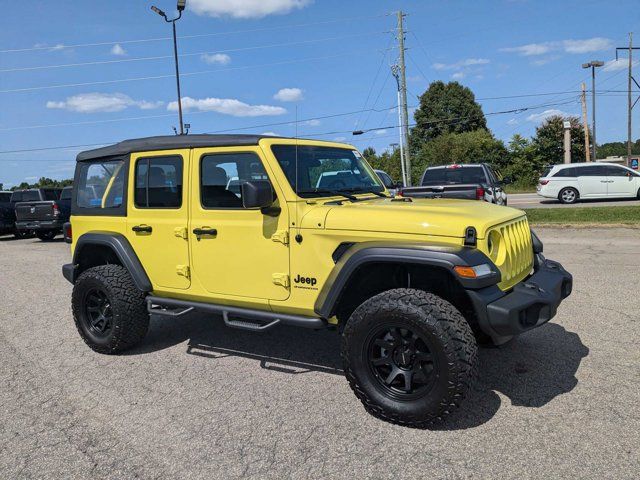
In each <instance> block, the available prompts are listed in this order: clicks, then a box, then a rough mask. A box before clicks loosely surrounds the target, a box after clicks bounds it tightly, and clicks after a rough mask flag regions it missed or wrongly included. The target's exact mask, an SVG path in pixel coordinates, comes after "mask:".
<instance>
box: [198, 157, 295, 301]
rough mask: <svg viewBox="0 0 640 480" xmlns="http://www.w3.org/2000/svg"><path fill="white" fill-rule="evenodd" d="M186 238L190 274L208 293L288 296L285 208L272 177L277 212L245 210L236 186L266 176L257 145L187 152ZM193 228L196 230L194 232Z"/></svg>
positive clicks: (267, 174) (254, 296)
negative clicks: (189, 172) (188, 201)
mask: <svg viewBox="0 0 640 480" xmlns="http://www.w3.org/2000/svg"><path fill="white" fill-rule="evenodd" d="M191 164H192V165H191V170H192V188H191V215H190V226H189V233H190V235H189V238H190V243H191V260H192V262H191V263H192V266H193V268H192V270H193V276H194V279H197V281H198V282H199V283H200V285H201V286H202V288H204V289H205V290H206V291H207V292H209V293H212V294H216V295H233V296H238V297H248V298H255V299H270V300H285V299H286V298H288V297H289V289H290V286H289V282H288V281H286V278H288V275H289V241H288V212H287V208H286V202H285V201H284V195H283V194H282V191H281V190H279V187H278V186H277V185H275V184H274V183H273V182H272V185H273V188H274V192H275V195H276V196H277V199H276V200H275V203H274V206H277V207H280V208H281V209H282V210H281V211H280V213H279V214H275V213H273V212H272V213H270V214H266V213H263V212H262V211H261V210H260V209H245V208H244V207H243V205H242V198H241V190H240V185H241V183H243V182H244V181H251V180H268V179H269V178H270V177H271V175H272V172H270V170H269V167H268V166H267V165H265V164H264V162H263V158H262V151H261V149H260V148H259V147H232V148H231V147H220V148H199V149H194V150H193V152H192V161H191ZM194 232H196V233H194Z"/></svg>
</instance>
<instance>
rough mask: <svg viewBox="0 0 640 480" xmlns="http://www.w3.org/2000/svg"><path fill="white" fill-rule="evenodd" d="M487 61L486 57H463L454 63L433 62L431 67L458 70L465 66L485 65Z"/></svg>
mask: <svg viewBox="0 0 640 480" xmlns="http://www.w3.org/2000/svg"><path fill="white" fill-rule="evenodd" d="M488 63H490V61H489V59H487V58H465V59H464V60H460V61H458V62H456V63H434V64H433V68H435V69H436V70H460V69H462V68H465V67H473V66H476V65H486V64H488Z"/></svg>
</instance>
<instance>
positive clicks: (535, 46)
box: [500, 43, 552, 57]
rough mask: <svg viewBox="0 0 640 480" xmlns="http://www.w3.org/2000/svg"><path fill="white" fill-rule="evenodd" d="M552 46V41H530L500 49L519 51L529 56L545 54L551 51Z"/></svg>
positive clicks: (520, 53)
mask: <svg viewBox="0 0 640 480" xmlns="http://www.w3.org/2000/svg"><path fill="white" fill-rule="evenodd" d="M551 48H552V47H551V43H529V44H527V45H521V46H519V47H508V48H501V49H500V51H502V52H509V53H517V54H519V55H522V56H524V57H529V56H531V55H544V54H545V53H549V52H550V51H551Z"/></svg>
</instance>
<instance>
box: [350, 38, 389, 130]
mask: <svg viewBox="0 0 640 480" xmlns="http://www.w3.org/2000/svg"><path fill="white" fill-rule="evenodd" d="M392 41H393V38H390V39H389V42H388V43H387V46H386V48H385V50H384V53H383V55H382V59H381V60H380V65H379V66H378V70H377V71H376V74H375V76H374V77H373V82H371V86H370V87H369V92H368V93H367V98H366V99H365V101H364V106H363V107H362V108H367V105H368V104H369V99H370V98H371V93H373V88H374V87H375V85H376V83H377V81H378V77H379V76H380V72H381V71H382V67H383V66H384V61H385V60H386V59H387V52H388V51H389V46H390V45H391V42H392ZM361 119H362V115H360V116H359V117H358V118H357V120H356V129H357V128H358V125H359V124H360V120H361Z"/></svg>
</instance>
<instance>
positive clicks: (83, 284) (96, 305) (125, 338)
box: [71, 265, 149, 354]
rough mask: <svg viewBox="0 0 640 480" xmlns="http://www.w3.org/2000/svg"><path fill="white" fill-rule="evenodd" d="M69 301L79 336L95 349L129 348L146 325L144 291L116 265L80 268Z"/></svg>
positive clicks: (146, 327)
mask: <svg viewBox="0 0 640 480" xmlns="http://www.w3.org/2000/svg"><path fill="white" fill-rule="evenodd" d="M71 305H72V310H73V318H74V321H75V324H76V328H77V329H78V332H79V333H80V336H81V337H82V339H83V340H84V341H85V343H86V344H87V345H89V347H91V348H92V349H93V350H95V351H96V352H99V353H107V354H113V353H118V352H122V351H124V350H126V349H128V348H131V347H133V346H134V345H136V344H137V343H139V342H140V341H141V340H142V339H143V338H144V336H145V335H146V333H147V330H148V328H149V313H148V312H147V309H146V304H145V295H144V293H143V292H141V291H140V290H138V289H137V288H136V286H135V285H134V283H133V280H132V279H131V275H129V272H128V271H127V270H126V269H125V268H124V267H122V266H120V265H101V266H99V267H93V268H90V269H88V270H86V271H84V272H83V273H82V274H81V275H80V277H78V280H77V281H76V283H75V285H74V287H73V295H72V300H71Z"/></svg>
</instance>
